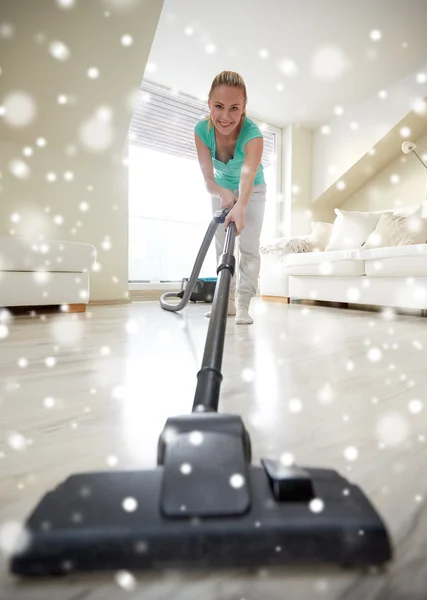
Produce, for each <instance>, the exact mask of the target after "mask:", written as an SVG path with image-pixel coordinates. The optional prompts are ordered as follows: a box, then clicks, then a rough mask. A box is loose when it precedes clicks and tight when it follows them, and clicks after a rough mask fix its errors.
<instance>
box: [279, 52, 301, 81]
mask: <svg viewBox="0 0 427 600" xmlns="http://www.w3.org/2000/svg"><path fill="white" fill-rule="evenodd" d="M277 67H278V69H279V71H280V72H281V73H283V75H286V77H294V76H295V75H296V74H297V73H298V65H297V64H296V62H295V61H294V60H293V59H292V58H290V57H289V56H285V57H283V58H281V59H280V60H279V61H278V63H277Z"/></svg>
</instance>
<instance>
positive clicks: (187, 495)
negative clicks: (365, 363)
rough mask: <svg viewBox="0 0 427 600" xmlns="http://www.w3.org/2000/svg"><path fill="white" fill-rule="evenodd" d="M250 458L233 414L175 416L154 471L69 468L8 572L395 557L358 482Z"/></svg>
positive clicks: (349, 562) (371, 562) (360, 561)
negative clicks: (70, 473)
mask: <svg viewBox="0 0 427 600" xmlns="http://www.w3.org/2000/svg"><path fill="white" fill-rule="evenodd" d="M248 444H249V445H248ZM249 455H250V442H249V437H248V436H247V432H246V430H245V427H244V425H243V422H242V421H241V419H240V418H239V417H237V416H230V415H222V414H218V413H201V414H195V413H193V414H191V415H189V416H185V417H178V418H173V419H169V420H168V422H167V423H166V426H165V430H164V432H163V434H162V436H161V438H160V442H159V456H158V460H159V463H160V464H159V465H158V466H157V467H156V468H154V469H152V470H142V471H122V472H117V471H116V472H98V473H87V474H78V475H73V476H71V477H69V478H68V479H67V480H66V481H64V482H63V483H62V484H61V485H59V487H57V488H56V489H55V490H53V491H52V492H50V493H48V494H46V496H45V497H44V498H43V499H42V500H41V502H40V504H39V505H38V507H37V508H36V509H35V511H34V512H33V514H32V515H31V516H30V518H29V519H28V521H27V523H26V527H27V531H28V533H29V534H30V544H29V546H28V547H27V548H26V549H24V550H23V551H21V552H20V553H17V554H16V555H15V556H13V557H12V560H11V570H12V572H13V573H16V574H20V575H27V576H34V575H49V574H67V573H69V572H71V571H97V570H106V569H108V570H110V569H114V570H116V569H135V570H139V569H167V568H178V569H180V568H184V569H188V568H190V569H194V568H229V567H248V566H249V567H260V566H271V565H286V564H287V565H291V564H293V565H296V564H299V565H301V564H328V563H329V564H335V565H343V566H346V567H351V566H353V567H363V566H378V565H382V564H384V563H385V562H387V561H388V560H389V559H390V558H391V546H390V542H389V538H388V535H387V532H386V529H385V527H384V524H383V523H382V521H381V519H380V518H379V516H378V515H377V513H376V512H375V510H374V508H373V506H372V505H371V504H370V502H369V501H368V500H367V498H366V497H365V496H364V495H363V493H362V491H361V490H360V489H359V488H358V487H357V486H356V485H353V484H350V483H349V482H348V481H347V480H346V479H344V478H343V477H341V476H340V475H339V474H338V473H337V472H336V471H333V470H329V469H314V468H307V469H305V468H299V467H295V466H292V467H289V466H286V465H283V464H282V463H281V462H280V461H276V460H272V459H266V460H263V461H262V464H261V465H260V466H254V465H251V464H250V463H249V461H248V457H249Z"/></svg>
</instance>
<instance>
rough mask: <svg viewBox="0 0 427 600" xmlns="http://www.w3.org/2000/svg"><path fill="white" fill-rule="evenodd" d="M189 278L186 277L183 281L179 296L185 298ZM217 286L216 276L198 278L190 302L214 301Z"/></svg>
mask: <svg viewBox="0 0 427 600" xmlns="http://www.w3.org/2000/svg"><path fill="white" fill-rule="evenodd" d="M189 281H190V280H189V278H187V277H184V279H183V280H182V282H181V291H180V292H179V294H178V296H179V298H184V293H185V290H186V288H187V286H188V283H189ZM215 286H216V277H202V278H199V279H197V281H196V283H195V285H194V289H193V291H192V292H191V296H190V302H205V303H212V300H213V297H214V294H215Z"/></svg>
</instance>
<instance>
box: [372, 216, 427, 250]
mask: <svg viewBox="0 0 427 600" xmlns="http://www.w3.org/2000/svg"><path fill="white" fill-rule="evenodd" d="M426 242H427V219H422V218H421V217H418V216H412V217H402V216H399V215H391V214H389V213H384V214H383V215H381V218H380V220H379V221H378V223H377V226H376V228H375V231H373V232H372V233H371V234H370V235H369V237H368V239H367V240H366V243H365V244H364V245H363V249H364V250H371V249H372V248H383V247H384V246H409V245H411V244H424V243H426Z"/></svg>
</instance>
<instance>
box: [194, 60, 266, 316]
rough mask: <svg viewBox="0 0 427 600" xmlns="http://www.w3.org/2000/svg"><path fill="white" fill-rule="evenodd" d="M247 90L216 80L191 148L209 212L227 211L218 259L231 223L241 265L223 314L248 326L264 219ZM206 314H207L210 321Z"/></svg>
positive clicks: (229, 76) (238, 82) (229, 77)
mask: <svg viewBox="0 0 427 600" xmlns="http://www.w3.org/2000/svg"><path fill="white" fill-rule="evenodd" d="M246 102H247V95H246V86H245V82H244V81H243V79H242V77H241V76H240V75H239V74H238V73H234V72H232V71H223V72H222V73H220V74H219V75H217V76H216V77H215V79H214V80H213V82H212V86H211V90H210V92H209V102H208V104H209V111H210V114H209V117H208V118H206V119H203V120H202V121H200V122H199V123H197V125H196V127H195V129H194V131H195V136H194V138H195V144H196V148H197V155H198V158H199V163H200V167H201V170H202V173H203V177H204V179H205V182H206V187H207V189H208V192H209V193H210V194H211V196H212V211H213V212H215V211H216V210H218V209H219V208H231V209H232V210H231V211H230V213H229V214H228V216H227V218H226V221H225V226H224V228H222V227H218V228H217V232H216V236H215V237H216V242H215V248H216V256H217V260H219V258H220V256H221V254H222V252H223V248H224V241H225V230H226V229H227V227H228V225H229V223H230V222H232V221H233V222H234V223H235V226H236V231H237V235H238V236H240V237H239V250H240V260H239V268H238V270H236V271H237V272H238V276H239V282H238V289H237V292H238V298H237V310H236V301H235V296H236V275H235V276H234V277H233V279H232V281H231V286H230V298H229V303H228V314H229V315H236V323H238V324H250V323H253V319H252V317H251V316H250V314H249V305H250V302H251V299H252V298H253V297H254V296H255V295H256V292H257V287H258V276H259V270H260V255H259V237H260V234H261V229H262V224H263V220H264V210H265V200H266V184H265V179H264V171H263V167H262V164H261V158H262V152H263V144H264V140H263V136H262V133H261V131H260V129H259V127H258V126H257V125H256V124H255V123H254V121H252V120H251V119H249V118H248V117H247V116H246ZM210 314H211V313H210V312H208V313H206V316H207V317H210Z"/></svg>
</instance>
